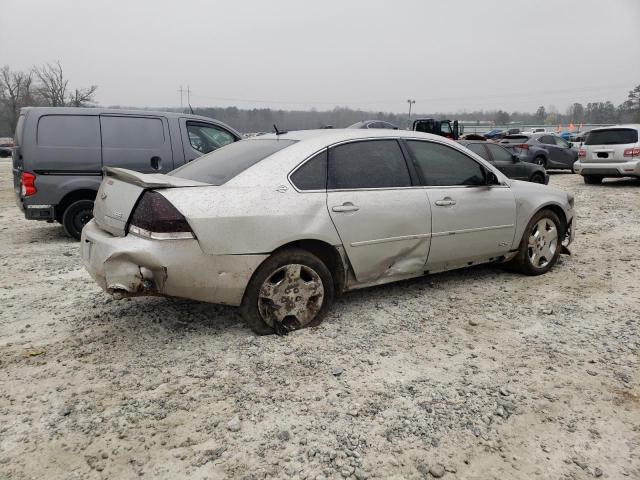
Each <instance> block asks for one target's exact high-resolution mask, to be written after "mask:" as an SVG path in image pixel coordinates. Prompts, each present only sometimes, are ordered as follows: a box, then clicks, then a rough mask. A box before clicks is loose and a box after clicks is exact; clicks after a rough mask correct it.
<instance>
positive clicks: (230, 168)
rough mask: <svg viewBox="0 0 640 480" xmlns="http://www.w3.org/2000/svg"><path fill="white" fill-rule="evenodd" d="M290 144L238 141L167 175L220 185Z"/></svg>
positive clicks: (284, 142)
mask: <svg viewBox="0 0 640 480" xmlns="http://www.w3.org/2000/svg"><path fill="white" fill-rule="evenodd" d="M294 143H296V140H284V139H278V140H266V139H265V140H242V141H240V142H236V143H232V144H231V145H227V146H226V147H224V148H220V149H218V150H214V151H213V152H211V153H208V154H207V155H204V156H202V157H200V158H196V159H195V160H193V161H192V162H189V163H186V164H184V165H183V166H181V167H180V168H177V169H175V170H174V171H172V172H171V173H169V175H173V176H175V177H180V178H186V179H188V180H195V181H197V182H204V183H208V184H210V185H223V184H225V183H226V182H228V181H229V180H231V179H232V178H233V177H235V176H236V175H239V174H240V173H242V172H244V171H245V170H247V169H248V168H250V167H252V166H253V165H255V164H256V163H258V162H260V161H262V160H264V159H265V158H267V157H269V156H270V155H273V154H274V153H276V152H278V151H280V150H282V149H284V148H287V147H289V146H291V145H293V144H294Z"/></svg>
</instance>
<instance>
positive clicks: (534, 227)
mask: <svg viewBox="0 0 640 480" xmlns="http://www.w3.org/2000/svg"><path fill="white" fill-rule="evenodd" d="M565 231H566V226H565V225H564V224H563V223H562V222H561V221H560V219H559V218H558V215H556V214H555V213H554V212H553V211H551V210H541V211H539V212H538V213H536V214H535V215H534V216H533V218H532V219H531V220H530V221H529V224H528V225H527V228H526V229H525V231H524V235H523V236H522V240H521V241H520V247H519V249H518V254H517V255H516V256H515V258H514V259H513V260H512V261H511V263H512V265H513V267H515V269H516V270H518V271H519V272H521V273H524V274H525V275H542V274H543V273H547V272H548V271H549V270H550V269H551V268H552V267H553V266H554V265H555V264H556V262H557V261H558V257H559V256H560V250H561V249H562V239H563V238H564V236H565Z"/></svg>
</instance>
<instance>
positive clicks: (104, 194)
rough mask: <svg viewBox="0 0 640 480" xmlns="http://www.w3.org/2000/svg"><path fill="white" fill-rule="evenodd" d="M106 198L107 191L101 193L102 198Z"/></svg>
mask: <svg viewBox="0 0 640 480" xmlns="http://www.w3.org/2000/svg"><path fill="white" fill-rule="evenodd" d="M105 198H107V194H106V193H105V192H102V193H101V194H100V200H104V199H105Z"/></svg>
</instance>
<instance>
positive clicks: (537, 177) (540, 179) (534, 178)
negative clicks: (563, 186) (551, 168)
mask: <svg viewBox="0 0 640 480" xmlns="http://www.w3.org/2000/svg"><path fill="white" fill-rule="evenodd" d="M529 181H530V182H533V183H541V184H543V185H544V175H542V174H541V173H534V174H533V175H531V178H530V179H529Z"/></svg>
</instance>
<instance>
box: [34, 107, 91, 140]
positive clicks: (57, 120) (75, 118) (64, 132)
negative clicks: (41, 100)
mask: <svg viewBox="0 0 640 480" xmlns="http://www.w3.org/2000/svg"><path fill="white" fill-rule="evenodd" d="M36 141H37V143H38V145H40V146H41V147H76V148H89V147H100V125H99V122H98V117H97V116H88V115H45V116H43V117H40V120H39V121H38V132H37V140H36Z"/></svg>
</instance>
